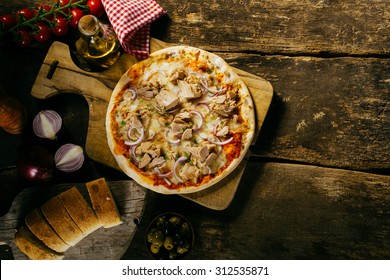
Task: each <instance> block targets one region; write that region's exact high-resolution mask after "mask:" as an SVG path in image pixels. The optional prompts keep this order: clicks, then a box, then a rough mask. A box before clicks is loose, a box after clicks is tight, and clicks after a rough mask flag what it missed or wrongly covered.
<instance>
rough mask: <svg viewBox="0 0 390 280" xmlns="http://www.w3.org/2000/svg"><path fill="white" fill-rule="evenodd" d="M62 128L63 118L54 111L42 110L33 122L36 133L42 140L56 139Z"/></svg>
mask: <svg viewBox="0 0 390 280" xmlns="http://www.w3.org/2000/svg"><path fill="white" fill-rule="evenodd" d="M61 126H62V118H61V116H60V115H59V114H58V113H57V112H56V111H53V110H42V111H40V112H39V113H38V114H37V115H36V116H35V118H34V120H33V130H34V133H35V135H37V136H38V137H41V138H48V139H55V138H56V135H57V133H58V131H60V129H61Z"/></svg>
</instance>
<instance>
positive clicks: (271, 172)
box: [0, 0, 390, 259]
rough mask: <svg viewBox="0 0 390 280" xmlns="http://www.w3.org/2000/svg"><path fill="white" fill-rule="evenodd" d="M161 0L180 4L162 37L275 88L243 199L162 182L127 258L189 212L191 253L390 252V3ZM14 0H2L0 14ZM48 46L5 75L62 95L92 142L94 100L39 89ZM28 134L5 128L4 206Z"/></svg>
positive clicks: (110, 174) (5, 55)
mask: <svg viewBox="0 0 390 280" xmlns="http://www.w3.org/2000/svg"><path fill="white" fill-rule="evenodd" d="M16 2H31V1H16ZM158 3H159V4H160V5H161V6H162V7H163V8H164V9H165V10H167V12H168V13H167V16H165V17H163V18H161V19H160V20H158V21H157V22H155V23H154V24H153V25H152V35H153V36H154V37H156V38H158V39H160V40H163V41H165V42H167V43H172V44H186V45H191V46H195V47H200V48H203V49H206V50H209V51H212V52H214V53H216V54H218V55H220V56H221V57H222V58H224V59H225V60H226V61H227V62H228V63H230V64H231V65H232V66H234V67H236V68H238V69H241V70H244V71H246V72H249V73H252V74H254V75H257V76H259V77H262V78H264V79H266V80H268V81H269V82H270V83H271V84H272V86H273V88H274V95H273V100H272V103H271V106H270V109H269V112H268V114H267V117H266V119H265V122H264V125H263V127H262V129H261V132H260V136H259V139H258V141H257V143H256V145H255V146H254V147H253V149H252V154H251V157H250V158H249V161H248V164H247V166H246V169H245V171H244V176H243V179H242V180H241V183H240V185H239V187H238V190H237V193H236V195H235V197H234V199H233V201H232V203H231V205H230V206H229V207H228V208H227V209H225V210H222V211H215V210H210V209H208V208H206V207H203V206H200V205H199V204H197V203H194V202H191V201H189V200H187V199H184V198H183V197H180V196H163V195H159V194H156V193H152V192H150V193H149V196H148V200H147V202H146V207H145V212H144V215H143V218H142V219H141V221H140V224H139V228H138V230H137V232H136V234H135V237H134V239H133V241H132V243H131V244H130V246H129V248H128V250H127V252H126V253H125V254H124V256H123V258H124V259H150V256H149V255H148V252H147V250H146V248H145V243H144V235H145V231H146V227H147V225H148V223H149V222H150V221H151V219H152V218H153V217H154V216H155V215H157V214H159V213H161V212H166V211H176V212H179V213H181V214H182V215H184V216H186V217H187V218H188V219H189V220H190V221H191V222H192V224H193V226H194V228H195V234H196V238H195V245H194V249H193V251H192V253H191V254H190V255H189V258H191V259H389V258H390V238H389V237H390V141H389V138H390V109H389V108H390V107H389V106H390V90H389V89H390V76H389V75H390V72H389V69H390V59H389V57H390V41H389V38H390V10H389V7H388V4H389V3H388V1H387V0H377V1H372V0H361V1H353V0H340V1H331V0H306V1H299V3H298V2H296V1H288V0H283V1H271V0H264V1H254V0H242V1H238V0H232V1H223V0H213V1H202V0H193V1H184V2H183V1H169V0H158ZM9 6H10V4H7V3H0V11H4V10H6V9H7V8H9ZM46 51H47V49H42V48H40V49H26V50H20V49H19V50H13V49H9V48H6V49H1V50H0V61H1V64H0V85H1V86H2V87H3V88H4V89H5V90H6V91H7V92H8V93H9V94H11V95H14V96H15V97H17V98H18V99H19V100H21V102H22V103H23V104H24V105H25V106H26V107H27V108H35V109H36V108H41V107H45V106H52V107H56V106H57V108H58V110H62V113H63V114H64V115H66V116H67V117H66V119H67V122H66V125H67V128H66V130H67V137H69V139H71V140H72V141H74V142H76V143H79V144H81V145H82V144H83V143H84V141H85V137H86V127H87V121H86V120H85V117H83V116H87V115H88V106H87V104H86V103H85V102H84V100H83V99H82V97H80V96H74V95H65V96H61V97H58V98H55V99H53V100H46V101H44V102H43V101H40V100H36V99H35V98H33V97H32V96H31V95H30V91H31V87H32V84H33V82H34V79H35V77H36V75H37V73H38V71H39V67H40V65H41V64H42V61H43V59H44V57H45V54H46ZM48 104H49V105H48ZM31 110H32V109H31ZM22 141H23V136H12V135H9V134H7V133H5V132H4V131H0V154H1V156H0V164H1V165H0V167H1V170H0V182H1V183H0V184H1V188H0V190H1V196H0V203H1V208H2V214H4V213H5V212H6V211H7V209H8V208H7V207H9V203H10V201H12V198H13V196H14V195H15V194H16V193H17V191H18V190H19V189H20V188H22V187H23V186H21V183H20V181H19V180H18V179H17V176H16V171H15V161H16V149H17V146H18V145H19V144H20V143H22ZM100 175H103V176H106V177H107V178H109V179H114V180H115V179H123V175H122V174H120V172H117V171H115V170H111V169H106V168H105V167H104V166H102V165H100V164H97V163H95V162H93V161H88V162H87V164H86V166H84V167H83V170H82V171H80V172H79V173H78V174H75V175H73V177H72V176H70V177H66V178H58V179H57V180H58V182H61V183H63V182H70V181H72V180H73V181H74V180H84V181H86V180H89V179H92V178H94V177H96V176H100Z"/></svg>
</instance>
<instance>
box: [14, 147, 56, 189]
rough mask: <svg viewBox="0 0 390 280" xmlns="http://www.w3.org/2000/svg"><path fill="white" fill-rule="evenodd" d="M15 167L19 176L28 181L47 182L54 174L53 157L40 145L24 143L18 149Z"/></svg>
mask: <svg viewBox="0 0 390 280" xmlns="http://www.w3.org/2000/svg"><path fill="white" fill-rule="evenodd" d="M16 169H17V172H18V175H19V177H20V178H22V179H23V180H25V181H28V182H30V183H42V182H49V181H51V180H52V179H53V176H54V170H55V164H54V158H53V156H52V154H51V153H50V152H49V151H48V150H46V149H45V148H44V147H42V146H40V145H37V144H33V145H25V146H23V147H21V148H20V149H19V152H18V161H17V164H16Z"/></svg>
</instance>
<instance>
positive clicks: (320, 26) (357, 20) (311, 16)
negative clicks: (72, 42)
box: [0, 0, 390, 56]
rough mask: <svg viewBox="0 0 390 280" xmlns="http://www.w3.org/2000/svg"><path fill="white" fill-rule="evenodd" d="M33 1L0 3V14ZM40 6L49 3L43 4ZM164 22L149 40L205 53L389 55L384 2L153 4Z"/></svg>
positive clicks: (270, 0)
mask: <svg viewBox="0 0 390 280" xmlns="http://www.w3.org/2000/svg"><path fill="white" fill-rule="evenodd" d="M33 2H34V1H33V0H17V1H12V2H11V1H2V2H0V12H1V14H3V13H9V12H12V11H16V10H18V9H20V8H23V7H29V6H32V4H33ZM42 2H50V0H43V1H42ZM158 3H159V4H160V5H161V6H162V7H163V8H164V9H165V10H166V11H167V12H168V14H167V16H165V17H163V18H162V19H160V20H158V21H157V22H155V24H153V28H152V31H153V36H154V37H156V38H158V39H161V40H163V41H166V42H170V43H175V44H178V43H180V44H188V45H192V46H194V47H200V48H203V49H206V50H210V51H234V52H244V51H250V52H260V53H284V54H297V53H299V54H315V55H335V54H336V55H340V54H352V55H380V56H383V55H389V53H390V45H389V41H388V38H389V27H390V22H389V18H390V11H389V9H388V4H389V3H388V1H387V0H376V1H375V2H374V3H373V1H371V0H361V1H355V0H339V1H333V0H304V1H298V2H297V1H290V0H282V1H273V0H263V1H255V0H232V1H230V2H229V4H227V3H226V1H225V0H213V1H203V0H193V1H191V2H185V3H183V2H182V1H170V0H159V1H158Z"/></svg>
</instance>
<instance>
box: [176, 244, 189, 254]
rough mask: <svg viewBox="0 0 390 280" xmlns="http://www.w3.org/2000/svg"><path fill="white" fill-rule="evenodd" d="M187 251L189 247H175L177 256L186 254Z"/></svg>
mask: <svg viewBox="0 0 390 280" xmlns="http://www.w3.org/2000/svg"><path fill="white" fill-rule="evenodd" d="M188 249H189V247H186V246H179V247H177V248H176V252H177V253H178V254H181V255H182V254H184V253H186V252H187V251H188Z"/></svg>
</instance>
